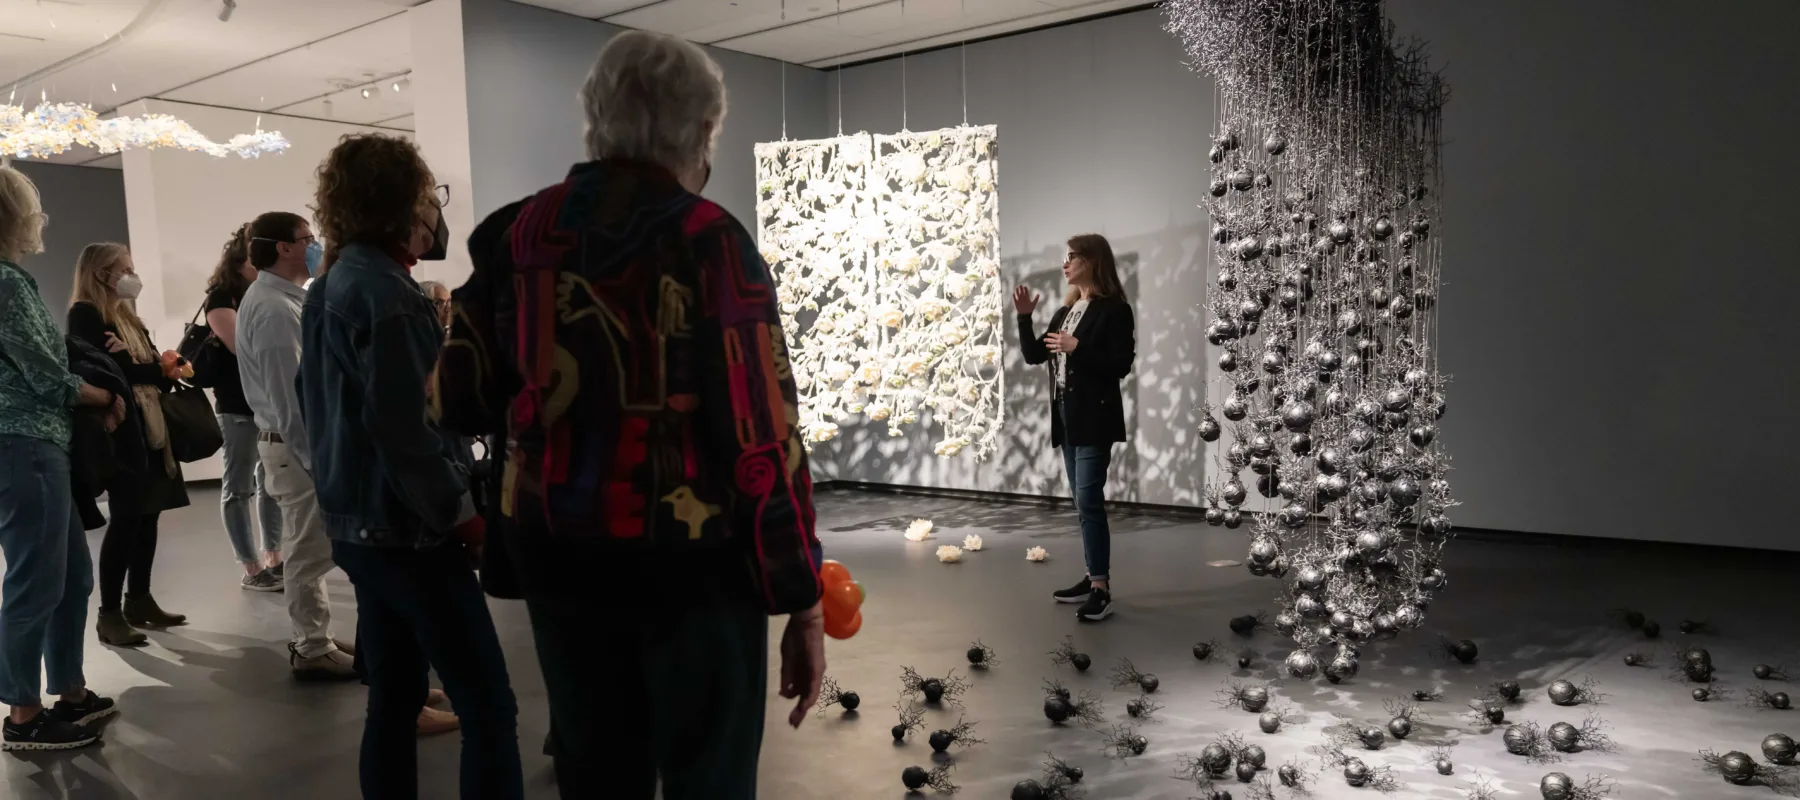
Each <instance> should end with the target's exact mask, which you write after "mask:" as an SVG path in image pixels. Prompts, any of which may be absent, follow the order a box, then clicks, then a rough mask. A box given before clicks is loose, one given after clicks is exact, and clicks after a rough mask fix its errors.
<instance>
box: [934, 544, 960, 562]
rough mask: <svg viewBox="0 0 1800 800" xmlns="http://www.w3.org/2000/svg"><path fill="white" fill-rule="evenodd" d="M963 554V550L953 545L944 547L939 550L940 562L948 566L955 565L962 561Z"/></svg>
mask: <svg viewBox="0 0 1800 800" xmlns="http://www.w3.org/2000/svg"><path fill="white" fill-rule="evenodd" d="M962 554H963V551H962V548H960V547H957V546H956V545H953V544H946V545H942V546H940V547H939V548H938V549H937V557H938V560H939V561H942V562H944V563H946V564H954V563H956V562H958V561H961V560H962Z"/></svg>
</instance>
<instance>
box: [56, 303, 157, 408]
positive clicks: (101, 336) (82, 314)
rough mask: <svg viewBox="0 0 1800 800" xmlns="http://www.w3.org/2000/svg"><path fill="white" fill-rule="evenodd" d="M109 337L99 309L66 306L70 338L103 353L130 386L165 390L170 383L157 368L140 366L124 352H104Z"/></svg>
mask: <svg viewBox="0 0 1800 800" xmlns="http://www.w3.org/2000/svg"><path fill="white" fill-rule="evenodd" d="M108 333H112V328H111V326H108V325H107V324H106V320H105V318H103V317H101V316H100V309H98V308H95V307H94V305H93V304H92V303H76V304H75V305H72V306H69V335H70V336H74V337H76V338H78V339H80V340H82V341H84V342H87V343H88V344H91V345H93V346H94V347H95V348H96V349H98V350H99V351H100V352H102V353H106V354H107V355H108V356H110V357H111V358H112V360H113V362H114V363H116V364H118V365H119V371H121V372H123V373H125V379H126V380H129V381H131V383H132V385H133V386H155V387H157V388H159V389H164V390H167V389H168V388H169V386H170V384H169V379H168V378H166V377H164V376H163V371H162V365H160V364H139V363H137V362H135V361H133V360H132V359H131V354H130V353H127V352H119V353H112V352H108V351H107V349H106V335H107V334H108Z"/></svg>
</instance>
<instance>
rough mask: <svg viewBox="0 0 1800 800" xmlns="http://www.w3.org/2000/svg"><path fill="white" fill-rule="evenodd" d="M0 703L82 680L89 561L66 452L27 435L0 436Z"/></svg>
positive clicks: (32, 701) (30, 698) (26, 701)
mask: <svg viewBox="0 0 1800 800" xmlns="http://www.w3.org/2000/svg"><path fill="white" fill-rule="evenodd" d="M0 551H3V552H4V553H5V556H6V579H5V584H4V587H0V597H4V601H3V602H0V702H4V703H6V704H7V705H13V706H35V705H39V704H40V703H42V702H43V695H42V694H40V690H41V689H44V688H46V687H44V686H43V685H42V683H41V682H40V679H41V678H42V676H43V673H42V672H40V671H39V662H40V661H41V662H43V667H44V668H45V671H47V672H48V673H49V677H50V685H49V687H48V688H49V690H50V694H53V695H57V694H69V693H72V692H76V691H79V690H81V689H83V688H85V687H86V686H87V679H86V678H85V677H84V676H83V675H82V674H81V661H82V647H83V644H84V643H85V642H86V634H87V613H88V598H89V597H90V596H92V595H93V593H94V559H93V556H92V555H91V554H90V553H89V552H88V543H87V536H86V535H85V534H84V533H83V531H82V529H81V515H80V514H79V513H77V512H76V511H75V495H74V492H73V490H72V489H71V488H70V485H69V454H68V452H67V451H65V450H63V449H62V448H61V447H58V446H57V445H55V444H52V443H50V442H47V441H44V440H42V439H35V438H31V437H26V436H0Z"/></svg>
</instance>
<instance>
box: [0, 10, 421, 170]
mask: <svg viewBox="0 0 1800 800" xmlns="http://www.w3.org/2000/svg"><path fill="white" fill-rule="evenodd" d="M419 1H420V0H235V5H236V7H235V8H234V9H232V11H231V14H230V15H229V20H228V21H226V20H221V19H220V16H221V14H222V12H223V11H224V10H225V8H226V3H225V2H224V0H0V92H4V93H5V94H4V95H0V99H3V98H15V99H13V100H12V102H14V103H17V104H20V105H25V106H27V107H30V106H32V105H35V104H36V103H37V102H38V101H39V100H41V99H45V98H47V99H49V100H51V101H52V102H55V101H58V100H63V101H71V102H81V103H90V104H92V105H93V106H94V108H95V110H97V111H100V112H102V114H104V113H106V112H108V111H111V110H112V109H114V108H116V107H118V106H121V105H124V104H126V103H130V102H133V101H136V100H140V99H144V98H149V97H159V98H163V99H166V100H178V101H182V102H187V103H199V104H204V105H214V106H225V107H229V108H242V109H245V110H246V115H245V119H244V125H243V131H247V130H250V129H251V127H252V126H253V125H254V124H255V122H256V119H255V115H254V113H253V112H264V113H268V114H288V115H294V116H303V117H316V118H321V119H335V120H340V121H344V122H354V123H358V124H365V125H383V126H387V127H393V128H401V129H411V127H412V100H411V98H410V97H409V96H408V95H407V94H406V92H405V90H404V89H405V86H406V85H405V84H402V91H399V92H396V91H394V89H393V86H394V84H395V82H397V81H399V80H401V79H403V78H404V77H405V76H406V73H407V72H408V71H409V70H410V69H411V65H412V54H411V36H410V33H409V29H408V27H407V24H406V20H405V18H404V17H403V16H401V15H402V14H403V13H404V12H405V10H406V8H407V7H409V6H412V5H415V4H417V3H418V2H419ZM365 89H367V90H368V91H369V95H370V96H369V97H367V98H364V97H363V96H362V95H363V91H364V90H365ZM264 127H268V128H276V127H279V125H278V124H276V123H273V122H268V121H265V125H264ZM243 131H239V130H232V131H202V132H203V133H206V134H208V135H211V136H214V137H228V136H230V135H231V134H234V133H240V132H243ZM52 160H54V161H57V162H60V163H71V164H90V165H93V166H117V162H118V157H117V156H111V157H101V156H99V154H97V153H94V152H92V151H89V150H85V149H83V150H76V151H71V152H69V153H65V154H63V155H62V156H60V157H58V158H55V159H52Z"/></svg>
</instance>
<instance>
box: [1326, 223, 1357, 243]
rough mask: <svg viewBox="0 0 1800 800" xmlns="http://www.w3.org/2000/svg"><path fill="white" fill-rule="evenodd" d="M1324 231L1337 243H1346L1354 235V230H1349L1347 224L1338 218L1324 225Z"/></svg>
mask: <svg viewBox="0 0 1800 800" xmlns="http://www.w3.org/2000/svg"><path fill="white" fill-rule="evenodd" d="M1325 232H1326V233H1327V234H1330V236H1331V240H1332V241H1334V242H1337V243H1338V244H1347V243H1349V241H1350V239H1351V238H1352V237H1354V236H1355V235H1356V232H1355V231H1352V230H1350V226H1349V224H1347V223H1345V222H1344V221H1343V220H1338V221H1336V222H1333V223H1331V224H1330V225H1328V226H1326V227H1325Z"/></svg>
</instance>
